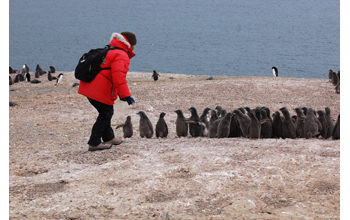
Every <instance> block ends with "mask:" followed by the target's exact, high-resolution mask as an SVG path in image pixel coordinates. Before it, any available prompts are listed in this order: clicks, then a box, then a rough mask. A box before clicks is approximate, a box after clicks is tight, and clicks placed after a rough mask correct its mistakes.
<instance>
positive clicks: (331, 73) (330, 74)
mask: <svg viewBox="0 0 350 220" xmlns="http://www.w3.org/2000/svg"><path fill="white" fill-rule="evenodd" d="M332 77H333V70H329V71H328V79H329V82H332Z"/></svg>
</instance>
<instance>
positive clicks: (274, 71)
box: [271, 66, 278, 77]
mask: <svg viewBox="0 0 350 220" xmlns="http://www.w3.org/2000/svg"><path fill="white" fill-rule="evenodd" d="M271 69H272V74H273V76H274V77H278V69H277V67H275V66H273V67H272V68H271Z"/></svg>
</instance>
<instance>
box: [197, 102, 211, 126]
mask: <svg viewBox="0 0 350 220" xmlns="http://www.w3.org/2000/svg"><path fill="white" fill-rule="evenodd" d="M209 111H210V108H208V107H206V108H205V109H204V110H203V113H202V115H201V116H200V117H199V120H200V121H201V122H203V123H204V124H205V126H206V127H207V128H209V116H208V114H209Z"/></svg>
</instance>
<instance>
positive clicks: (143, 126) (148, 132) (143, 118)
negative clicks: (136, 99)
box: [136, 111, 153, 138]
mask: <svg viewBox="0 0 350 220" xmlns="http://www.w3.org/2000/svg"><path fill="white" fill-rule="evenodd" d="M136 114H138V115H139V116H140V125H139V130H140V136H141V137H142V138H143V137H146V138H151V137H152V136H153V125H152V123H151V121H150V120H149V118H148V117H147V115H146V113H145V112H144V111H139V112H138V113H136Z"/></svg>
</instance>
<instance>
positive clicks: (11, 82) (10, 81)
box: [9, 76, 15, 85]
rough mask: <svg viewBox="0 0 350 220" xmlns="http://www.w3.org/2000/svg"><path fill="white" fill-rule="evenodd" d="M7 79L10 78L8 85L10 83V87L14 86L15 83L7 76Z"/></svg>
mask: <svg viewBox="0 0 350 220" xmlns="http://www.w3.org/2000/svg"><path fill="white" fill-rule="evenodd" d="M9 77H10V78H9V83H10V85H13V84H15V83H14V82H13V80H12V78H11V76H9Z"/></svg>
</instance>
